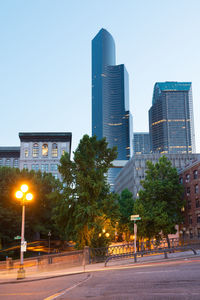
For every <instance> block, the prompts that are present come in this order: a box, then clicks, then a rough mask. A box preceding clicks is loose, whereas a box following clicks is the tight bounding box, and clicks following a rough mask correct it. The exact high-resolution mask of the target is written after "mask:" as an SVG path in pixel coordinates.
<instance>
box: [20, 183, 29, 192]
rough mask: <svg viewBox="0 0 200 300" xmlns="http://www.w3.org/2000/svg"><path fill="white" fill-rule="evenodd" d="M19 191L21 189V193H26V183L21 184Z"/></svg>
mask: <svg viewBox="0 0 200 300" xmlns="http://www.w3.org/2000/svg"><path fill="white" fill-rule="evenodd" d="M21 191H22V192H23V193H26V192H27V191H28V185H27V184H22V186H21Z"/></svg>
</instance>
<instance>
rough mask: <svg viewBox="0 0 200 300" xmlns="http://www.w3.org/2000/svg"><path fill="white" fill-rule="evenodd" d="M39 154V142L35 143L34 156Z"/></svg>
mask: <svg viewBox="0 0 200 300" xmlns="http://www.w3.org/2000/svg"><path fill="white" fill-rule="evenodd" d="M38 155H39V145H38V143H34V144H33V157H38Z"/></svg>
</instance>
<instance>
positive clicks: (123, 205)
mask: <svg viewBox="0 0 200 300" xmlns="http://www.w3.org/2000/svg"><path fill="white" fill-rule="evenodd" d="M133 207H134V199H133V194H132V193H131V192H130V191H129V190H128V189H125V190H123V191H122V193H121V195H120V197H119V211H120V219H119V224H118V233H119V235H120V236H122V234H123V233H124V234H125V239H126V241H129V239H130V235H131V233H132V232H133V222H132V221H131V220H130V216H131V215H132V214H133Z"/></svg>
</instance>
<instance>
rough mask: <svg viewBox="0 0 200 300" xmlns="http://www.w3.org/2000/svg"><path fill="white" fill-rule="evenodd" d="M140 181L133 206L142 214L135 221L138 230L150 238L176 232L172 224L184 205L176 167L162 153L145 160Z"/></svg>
mask: <svg viewBox="0 0 200 300" xmlns="http://www.w3.org/2000/svg"><path fill="white" fill-rule="evenodd" d="M141 183H142V187H143V189H142V190H140V192H139V199H137V201H136V203H135V206H134V212H135V213H138V214H140V216H141V218H142V219H141V221H140V222H138V229H139V230H138V233H139V235H140V236H142V237H148V238H149V239H150V238H152V237H158V238H159V237H160V233H161V232H162V234H163V235H164V236H165V237H166V238H167V239H168V234H170V233H176V229H175V225H176V224H180V222H181V221H182V214H181V208H182V207H183V206H184V200H183V197H182V194H183V187H182V186H181V185H180V184H179V177H178V173H177V170H176V168H173V167H172V165H171V162H170V161H169V160H168V159H167V158H166V157H165V156H162V157H161V158H160V159H159V161H158V162H157V163H156V164H155V165H154V164H153V163H152V162H150V161H148V162H147V171H146V177H145V180H143V181H141ZM168 242H169V239H168Z"/></svg>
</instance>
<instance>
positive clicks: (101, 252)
mask: <svg viewBox="0 0 200 300" xmlns="http://www.w3.org/2000/svg"><path fill="white" fill-rule="evenodd" d="M169 242H170V247H169V245H168V242H167V239H162V240H150V241H145V242H137V243H136V248H137V249H136V252H140V253H144V251H153V250H155V251H158V250H163V249H173V248H177V247H180V246H182V247H183V246H189V245H195V244H198V245H200V239H199V238H194V239H187V240H186V239H184V240H183V239H178V238H173V239H169ZM133 253H135V249H134V243H127V244H121V245H116V246H109V247H107V248H90V250H89V263H96V262H103V261H105V260H106V259H107V258H108V257H110V256H113V257H114V256H120V255H124V257H125V256H127V257H128V256H129V254H130V255H133Z"/></svg>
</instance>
